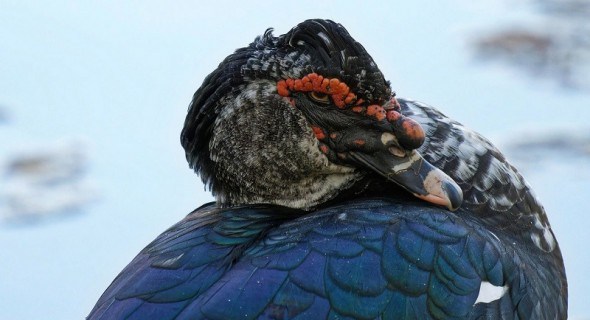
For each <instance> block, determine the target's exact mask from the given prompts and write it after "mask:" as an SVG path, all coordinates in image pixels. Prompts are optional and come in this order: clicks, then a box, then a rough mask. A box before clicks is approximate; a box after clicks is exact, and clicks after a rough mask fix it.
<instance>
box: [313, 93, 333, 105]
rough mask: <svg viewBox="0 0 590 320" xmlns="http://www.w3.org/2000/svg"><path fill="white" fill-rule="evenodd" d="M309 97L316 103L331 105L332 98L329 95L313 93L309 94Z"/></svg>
mask: <svg viewBox="0 0 590 320" xmlns="http://www.w3.org/2000/svg"><path fill="white" fill-rule="evenodd" d="M309 97H310V98H311V99H312V100H313V101H315V102H319V103H325V104H328V103H330V97H329V96H328V95H327V94H325V93H322V92H315V91H311V92H310V93H309Z"/></svg>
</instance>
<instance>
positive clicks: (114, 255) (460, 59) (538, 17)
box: [0, 0, 590, 319]
mask: <svg viewBox="0 0 590 320" xmlns="http://www.w3.org/2000/svg"><path fill="white" fill-rule="evenodd" d="M316 17H321V18H329V19H332V20H335V21H337V22H340V23H342V24H343V25H344V26H345V27H346V28H347V29H348V31H349V32H350V33H351V34H352V35H353V36H354V37H355V38H356V39H357V40H358V41H360V42H361V43H362V44H363V45H364V46H365V47H366V48H367V50H368V51H369V52H370V53H371V54H372V56H373V58H374V59H375V61H376V62H377V63H378V65H379V66H380V68H381V70H382V71H383V72H384V73H385V75H386V77H387V78H388V79H389V80H391V82H392V87H393V89H394V90H395V91H396V92H397V93H398V96H400V97H407V98H412V99H417V100H420V101H423V102H426V103H429V104H431V105H434V106H437V107H438V108H439V109H441V110H442V111H443V112H445V113H446V114H447V115H449V116H451V117H452V118H454V119H456V120H458V121H460V122H462V123H464V124H466V125H467V126H469V127H471V128H473V129H475V130H477V131H479V132H481V133H483V134H484V135H486V136H487V137H489V138H491V139H492V140H493V141H494V142H495V143H496V144H497V145H499V146H500V147H501V148H502V149H503V150H504V152H505V153H506V154H507V155H508V158H509V159H511V160H512V162H513V163H514V164H515V165H516V166H517V167H519V168H520V169H521V171H522V172H523V174H524V175H525V177H526V178H527V180H528V181H529V183H530V184H531V185H532V186H533V189H534V190H535V191H536V193H537V195H538V196H539V197H540V198H541V200H542V202H543V203H544V205H545V206H546V209H547V211H548V213H549V219H550V221H551V224H552V226H553V230H554V232H555V233H556V235H557V238H558V240H559V243H560V245H561V248H562V251H563V254H564V257H565V263H566V268H567V273H568V278H569V285H570V290H569V294H570V308H569V312H570V318H571V319H590V305H589V304H588V303H587V297H588V292H589V291H590V277H588V275H587V270H588V266H589V265H590V253H589V251H588V250H586V249H585V247H586V245H587V244H588V243H590V232H588V230H590V216H587V215H586V214H587V213H588V208H589V206H588V202H587V197H588V192H589V191H590V122H589V121H588V118H589V117H590V3H589V2H588V1H585V0H578V1H575V0H560V1H557V0H556V1H550V0H515V1H507V0H495V1H491V0H481V1H477V3H474V2H470V1H466V0H454V1H451V0H446V1H423V0H420V1H397V2H394V1H387V0H383V1H371V2H365V3H364V4H362V5H361V4H360V3H358V4H352V3H344V2H338V3H337V2H334V1H325V2H322V1H291V2H284V1H283V2H269V1H247V2H246V1H244V2H239V3H238V2H235V3H234V2H230V1H224V0H217V1H214V2H210V3H209V4H200V3H197V2H196V1H174V2H163V1H126V2H121V1H101V2H77V1H59V0H55V1H52V2H47V3H45V4H44V5H42V4H40V2H38V1H27V0H19V1H10V0H0V43H1V49H0V301H1V305H2V306H1V307H0V319H48V318H51V319H81V318H83V317H85V316H86V315H87V314H88V312H89V311H90V310H91V308H92V307H93V305H94V303H95V302H96V300H97V299H98V298H99V296H100V294H101V293H102V292H103V291H104V290H105V289H106V287H107V286H108V285H109V283H110V282H111V281H112V280H113V278H114V277H115V276H116V275H117V274H118V272H119V271H120V270H121V269H122V268H123V267H124V266H125V265H126V264H127V263H128V262H129V261H131V259H132V258H133V257H134V256H135V255H136V254H137V253H138V252H139V251H140V250H141V249H142V248H143V247H144V246H146V245H147V244H148V243H149V242H150V241H151V240H153V239H154V238H155V237H156V236H157V235H158V234H160V233H161V232H163V231H164V230H165V229H166V228H167V227H169V226H170V225H172V224H173V223H175V222H177V221H178V220H180V219H181V218H182V217H183V216H185V215H186V214H187V213H189V212H190V211H191V210H193V209H194V208H195V207H197V206H199V205H201V204H202V203H204V202H207V201H210V200H212V197H211V196H210V194H209V193H208V192H206V191H205V190H204V187H203V185H202V183H201V182H200V179H199V178H198V177H197V176H196V175H195V174H193V173H192V172H191V170H190V169H188V166H187V165H186V162H185V159H184V152H183V150H182V148H181V147H180V143H179V133H180V130H181V127H182V124H183V121H184V117H185V113H186V109H187V106H188V103H189V102H190V99H191V97H192V94H193V92H194V91H195V90H196V88H197V87H198V86H199V85H200V83H201V81H202V80H203V78H204V77H205V76H206V75H207V74H208V73H209V72H211V71H212V70H213V69H214V68H215V67H216V66H217V64H218V63H219V62H220V61H221V60H222V59H223V58H224V57H226V56H227V55H228V54H229V53H231V52H233V50H235V49H236V48H238V47H242V46H245V45H247V44H249V43H250V42H251V41H252V40H253V39H254V37H255V36H256V35H259V34H261V33H263V32H264V30H265V29H266V28H268V27H274V28H275V34H277V35H278V34H283V33H285V32H287V31H288V30H289V29H290V28H292V27H293V26H295V25H296V24H297V23H299V22H301V21H303V20H305V19H308V18H316Z"/></svg>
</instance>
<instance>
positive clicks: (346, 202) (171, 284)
mask: <svg viewBox="0 0 590 320" xmlns="http://www.w3.org/2000/svg"><path fill="white" fill-rule="evenodd" d="M181 143H182V145H183V147H184V148H185V152H186V156H187V160H188V162H189V164H190V166H191V167H192V168H193V169H194V170H195V171H196V172H197V173H199V174H200V175H201V178H202V179H203V181H204V182H205V184H206V185H208V186H209V187H210V188H211V189H212V191H213V194H214V195H215V196H216V202H215V203H211V204H208V205H205V206H203V207H201V208H199V209H197V210H195V211H194V212H192V213H191V214H189V215H188V216H187V217H186V218H185V219H184V220H182V221H180V222H179V223H177V224H176V225H174V226H173V227H171V228H170V229H169V230H167V231H166V232H164V233H163V234H162V235H160V236H159V237H158V238H157V239H156V240H154V241H153V242H152V243H151V244H150V245H148V246H147V247H146V248H145V249H144V250H143V251H142V252H141V253H140V254H139V255H138V256H137V257H136V258H135V259H134V260H133V261H132V262H131V263H130V264H129V265H128V266H127V267H126V268H125V269H124V270H123V271H122V272H121V273H120V274H119V276H118V277H117V278H116V279H115V280H114V281H113V283H112V284H111V286H110V287H109V288H108V289H107V290H106V292H105V293H104V294H103V295H102V297H101V298H100V300H99V301H98V303H97V304H96V306H95V307H94V309H93V310H92V312H91V313H90V315H89V319H93V320H96V319H103V320H104V319H382V320H385V319H564V318H566V317H567V280H566V277H565V270H564V267H563V259H562V257H561V252H560V250H559V246H558V244H557V241H556V239H555V236H554V235H553V232H552V230H551V227H550V225H549V222H548V219H547V215H546V213H545V211H544V209H543V207H542V205H541V204H540V203H539V202H538V201H537V199H536V198H535V197H534V195H533V193H532V191H531V189H530V188H529V186H528V185H527V184H526V182H525V181H524V179H523V177H522V176H521V175H520V174H519V173H518V171H517V170H516V169H515V168H514V167H512V166H511V165H510V164H509V163H508V162H507V161H506V159H505V158H504V156H503V155H502V153H501V152H500V151H499V150H498V149H496V148H495V147H494V146H493V145H492V144H491V143H490V142H489V141H488V140H486V139H485V138H484V137H482V136H481V135H479V134H477V133H476V132H473V131H471V130H469V129H467V128H465V127H464V126H463V125H461V124H460V123H458V122H456V121H454V120H451V119H449V118H448V117H446V116H445V115H443V114H442V113H440V112H439V111H438V110H436V109H434V108H432V107H430V106H427V105H425V104H422V103H419V102H415V101H411V100H405V99H396V98H395V94H394V93H392V90H391V88H390V87H389V83H388V82H387V81H386V80H385V78H384V77H383V74H382V73H381V71H380V70H379V69H378V68H377V65H376V64H375V62H374V61H373V60H372V58H371V57H370V56H369V54H368V53H367V52H366V51H365V49H364V48H363V47H362V46H361V45H360V44H359V43H358V42H356V41H355V40H354V39H353V38H352V37H351V36H350V35H349V34H348V32H347V31H346V30H345V29H344V28H343V27H342V26H341V25H339V24H336V23H334V22H332V21H328V20H308V21H305V22H303V23H301V24H299V25H298V26H296V27H295V28H293V29H292V30H291V31H290V32H289V33H287V34H285V35H282V36H280V37H274V36H273V35H272V33H271V32H270V31H267V32H266V33H265V34H264V35H263V36H261V37H258V38H256V40H255V41H254V42H253V43H252V44H250V45H249V46H248V47H245V48H241V49H238V50H237V51H236V52H235V53H234V54H232V55H230V56H228V57H227V58H226V59H225V60H224V61H223V62H222V63H221V64H220V65H219V67H218V68H217V69H216V70H215V71H213V73H211V74H210V75H209V76H208V77H207V78H206V79H205V81H204V83H203V85H202V86H201V88H199V89H198V90H197V92H196V93H195V95H194V97H193V101H192V103H191V106H190V107H189V112H188V115H187V118H186V121H185V125H184V129H183V131H182V134H181ZM418 199H421V200H418ZM459 206H460V208H459V209H458V210H457V208H458V207H459ZM449 210H456V211H449Z"/></svg>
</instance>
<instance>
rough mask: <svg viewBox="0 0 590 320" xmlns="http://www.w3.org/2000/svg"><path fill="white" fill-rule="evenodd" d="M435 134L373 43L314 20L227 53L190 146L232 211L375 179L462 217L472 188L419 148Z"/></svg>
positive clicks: (189, 136) (192, 120)
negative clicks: (413, 115) (411, 107)
mask: <svg viewBox="0 0 590 320" xmlns="http://www.w3.org/2000/svg"><path fill="white" fill-rule="evenodd" d="M424 138H425V137H424V131H423V130H422V128H421V127H420V125H419V124H418V123H417V122H415V121H414V120H412V119H410V118H408V117H406V116H404V115H403V114H402V113H401V110H400V106H399V104H398V103H397V101H396V99H395V94H394V93H393V92H392V90H391V88H390V85H389V82H388V81H386V80H385V78H384V76H383V74H382V73H381V71H380V70H379V68H378V67H377V65H376V64H375V62H374V61H373V59H372V58H371V56H370V55H369V54H368V53H367V52H366V50H365V49H364V48H363V46H362V45H361V44H359V43H358V42H356V41H355V40H354V39H353V38H352V37H351V36H350V35H349V34H348V32H347V31H346V30H345V29H344V27H342V26H341V25H339V24H337V23H334V22H332V21H329V20H308V21H305V22H303V23H301V24H299V25H298V26H296V27H295V28H293V29H292V30H291V31H290V32H288V33H287V34H285V35H282V36H279V37H274V36H273V35H272V30H268V31H267V32H266V33H265V34H264V35H263V36H260V37H258V38H256V39H255V40H254V42H253V43H251V44H250V45H249V46H248V47H245V48H241V49H238V50H237V51H236V52H235V53H234V54H232V55H230V56H228V57H227V58H226V59H225V60H224V61H223V62H222V63H221V64H220V65H219V67H218V68H217V69H216V70H215V71H213V72H212V73H211V74H210V75H209V76H208V77H207V78H206V79H205V81H204V83H203V85H202V86H201V87H200V88H199V89H198V90H197V92H196V93H195V95H194V97H193V100H192V102H191V105H190V107H189V111H188V115H187V117H186V121H185V124H184V128H183V130H182V134H181V143H182V145H183V147H184V149H185V152H186V157H187V160H188V162H189V164H190V166H191V168H193V169H194V170H195V171H196V172H197V173H198V174H200V175H201V177H202V179H203V181H204V182H205V184H206V185H207V186H208V187H209V188H211V190H212V192H213V194H214V195H215V196H216V197H217V201H218V203H219V204H220V205H222V206H233V205H242V204H252V203H272V204H278V205H283V206H287V207H292V208H299V209H311V208H313V207H315V206H317V205H319V204H321V203H324V202H326V201H328V200H330V199H332V198H334V197H335V196H337V195H338V194H339V193H340V192H342V191H343V190H346V189H347V188H350V187H351V186H352V185H353V184H354V183H355V182H356V181H359V180H360V179H362V178H363V177H365V176H366V175H367V174H368V173H370V172H375V173H378V174H379V175H380V176H382V177H383V178H384V179H387V180H390V181H393V182H394V183H396V184H398V185H399V186H401V187H403V188H404V189H406V190H407V191H409V192H410V193H412V194H414V195H415V196H416V197H418V198H421V199H423V200H426V201H428V202H431V203H434V204H436V205H442V206H445V207H447V208H449V209H451V210H454V209H457V208H458V207H459V206H460V205H461V202H462V191H461V188H460V187H459V186H458V185H457V184H456V183H455V181H453V179H451V178H450V177H449V176H448V175H446V174H445V173H444V172H442V171H441V170H439V169H437V168H436V167H434V166H433V165H431V164H430V163H428V162H427V161H426V160H424V158H423V157H422V156H421V155H420V154H419V153H418V152H417V151H416V149H417V148H418V147H420V146H421V145H422V143H423V142H424ZM397 192H399V190H398V191H397Z"/></svg>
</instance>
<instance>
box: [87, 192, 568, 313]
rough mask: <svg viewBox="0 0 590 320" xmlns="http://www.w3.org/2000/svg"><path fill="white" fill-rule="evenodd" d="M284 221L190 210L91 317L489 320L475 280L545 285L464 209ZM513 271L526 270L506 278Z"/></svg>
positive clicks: (259, 214) (360, 207)
mask: <svg viewBox="0 0 590 320" xmlns="http://www.w3.org/2000/svg"><path fill="white" fill-rule="evenodd" d="M293 214H294V212H293V211H292V210H291V209H286V208H282V207H276V206H266V207H265V206H258V207H255V208H252V207H242V208H239V207H238V208H232V209H219V208H217V207H216V206H215V205H214V204H210V205H207V206H205V207H203V208H201V209H198V210H196V211H195V212H193V213H191V214H190V215H189V216H187V217H186V218H185V219H184V220H183V221H181V222H180V223H178V224H177V225H175V226H173V227H172V228H170V229H169V230H168V231H166V232H165V233H163V234H162V235H161V236H160V237H158V238H157V239H156V240H155V241H154V242H152V243H151V244H150V245H149V246H148V247H147V248H146V249H144V250H143V251H142V252H141V253H140V254H139V256H138V257H136V258H135V260H134V261H133V262H132V263H131V264H130V265H129V267H128V268H127V269H126V270H124V271H123V272H122V274H121V275H120V276H119V277H118V278H117V279H116V280H115V281H114V282H113V284H112V285H111V287H110V288H109V289H108V290H107V292H106V293H105V294H104V295H103V297H102V298H101V300H100V301H99V302H98V304H97V308H96V309H95V310H94V311H93V313H92V314H91V315H90V318H91V319H112V318H126V317H129V318H130V319H131V318H133V319H236V318H240V319H257V318H263V319H264V318H267V319H310V318H311V319H324V318H332V317H335V318H339V319H344V318H346V317H350V318H355V319H375V318H382V319H401V318H406V319H412V318H435V319H450V318H476V317H477V316H488V317H491V318H495V316H494V315H493V314H490V313H489V309H491V308H490V306H489V304H485V303H478V304H475V302H476V299H477V297H478V294H479V289H480V285H481V283H482V282H483V281H485V282H489V283H491V284H492V285H494V286H499V287H502V286H504V285H506V286H508V287H510V288H519V287H522V286H524V285H531V284H542V285H543V286H551V284H550V283H543V281H545V280H546V279H550V278H551V277H552V276H553V275H551V274H550V273H549V271H547V270H545V269H544V268H543V267H542V266H538V265H537V263H538V260H539V259H538V258H536V257H534V256H531V255H530V254H529V252H528V249H527V248H526V246H520V245H516V244H515V243H513V242H511V241H510V240H507V241H501V240H499V239H502V238H507V239H510V237H509V235H506V234H504V233H503V232H502V231H501V230H497V231H495V233H494V232H492V231H490V230H485V229H483V228H481V226H479V225H477V224H476V223H475V222H474V221H473V219H471V218H470V217H469V215H470V213H469V212H466V211H464V210H458V211H457V212H455V213H453V212H450V211H446V210H440V209H438V208H433V207H431V206H429V205H426V204H421V203H417V202H414V203H405V202H404V203H400V202H396V201H391V200H387V199H373V200H362V201H354V202H348V203H342V204H340V205H337V206H333V207H329V208H326V209H322V210H318V211H316V212H314V213H310V214H306V215H301V216H299V217H298V218H295V219H292V218H291V217H292V215H293ZM519 263H520V264H525V265H529V266H535V267H534V268H529V269H525V270H522V271H521V272H520V273H515V271H516V268H517V266H518V265H519ZM515 275H516V276H515ZM547 289H550V288H547ZM535 294H536V293H535V292H531V291H530V290H524V291H520V292H519V291H518V290H516V291H512V293H511V294H510V295H504V296H503V297H501V298H500V299H499V300H497V301H494V302H493V304H502V305H503V307H502V308H497V312H505V313H507V314H509V317H508V318H512V317H513V316H516V315H519V316H520V317H523V316H528V315H530V312H535V311H534V310H530V309H529V308H530V306H529V305H528V301H534V300H536V299H539V298H540V297H538V296H535ZM425 310H427V311H428V313H429V314H425V313H424V312H425ZM545 311H547V312H548V311H553V312H555V311H557V310H545ZM554 315H555V313H554Z"/></svg>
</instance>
